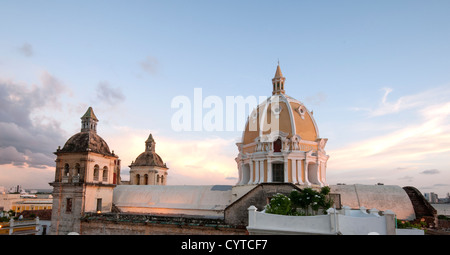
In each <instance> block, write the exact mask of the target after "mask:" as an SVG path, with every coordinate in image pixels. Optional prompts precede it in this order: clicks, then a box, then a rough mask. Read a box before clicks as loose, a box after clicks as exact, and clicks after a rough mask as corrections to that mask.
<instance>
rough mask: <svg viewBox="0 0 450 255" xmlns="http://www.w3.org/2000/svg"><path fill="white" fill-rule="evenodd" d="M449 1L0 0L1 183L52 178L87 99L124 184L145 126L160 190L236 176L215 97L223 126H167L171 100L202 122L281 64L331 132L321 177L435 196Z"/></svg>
mask: <svg viewBox="0 0 450 255" xmlns="http://www.w3.org/2000/svg"><path fill="white" fill-rule="evenodd" d="M448 10H450V3H448V1H432V2H427V3H424V2H423V1H395V2H391V1H377V2H376V3H362V2H360V1H339V2H336V1H322V2H320V3H314V2H309V1H285V2H282V3H279V2H274V1H248V2H244V3H241V2H238V1H231V2H227V3H217V2H214V3H213V2H208V1H193V2H183V1H168V2H166V1H164V2H158V1H154V2H153V1H133V2H131V3H126V2H123V1H96V2H94V3H92V2H84V1H82V2H72V1H64V2H60V1H38V2H34V1H33V2H30V1H2V3H0V31H1V32H2V37H3V38H7V40H1V41H0V92H1V93H0V106H1V107H0V130H1V133H0V186H5V187H9V186H13V185H22V186H24V187H26V188H47V187H48V188H50V186H49V185H48V182H51V181H52V179H53V178H54V167H55V162H54V160H55V158H56V156H55V155H54V154H53V152H55V151H56V149H57V148H58V146H61V147H62V146H64V143H65V141H67V140H68V139H69V138H70V136H72V135H73V134H75V133H77V132H79V131H80V119H79V118H80V117H81V116H82V115H83V114H84V112H85V111H86V110H87V108H88V107H89V106H92V107H93V109H94V111H95V114H96V115H97V117H98V118H99V123H98V132H97V133H98V134H99V135H100V136H101V137H102V138H103V139H104V140H105V141H106V142H107V143H108V145H109V147H110V149H111V150H114V151H115V153H116V154H117V155H119V158H120V159H121V160H122V174H123V178H124V179H126V178H127V177H128V171H129V168H128V165H130V164H131V162H132V161H133V160H134V159H135V158H136V157H137V156H138V155H139V154H140V153H141V152H143V151H144V142H145V140H146V138H147V137H148V135H149V134H150V133H152V134H153V137H154V139H155V141H156V152H157V153H158V154H159V155H160V156H161V157H162V159H163V160H164V162H165V163H167V166H168V167H169V170H168V174H169V175H168V182H167V184H168V185H184V184H186V185H189V184H192V185H201V184H205V185H207V184H228V185H234V184H235V183H236V182H237V174H238V170H237V165H236V162H235V161H234V159H235V157H236V156H237V154H238V149H237V147H236V145H235V143H236V141H237V140H238V139H240V137H241V134H242V132H241V131H242V130H239V129H242V128H243V127H241V126H239V125H233V128H231V129H227V128H226V123H227V121H228V120H227V119H226V118H225V116H226V114H225V113H226V110H225V108H224V109H223V111H222V112H223V113H224V119H223V130H219V131H218V130H211V131H209V130H207V129H205V128H202V129H201V130H200V131H195V130H194V128H193V129H192V130H191V131H179V130H176V129H174V128H173V126H172V118H173V116H174V114H176V112H177V111H178V108H176V107H173V105H172V102H173V100H174V98H176V97H179V96H183V97H186V98H188V99H190V100H191V102H192V103H193V104H194V103H195V92H196V89H201V92H202V95H201V97H200V98H201V99H202V103H201V105H202V106H203V107H200V108H201V110H202V111H201V113H202V118H203V117H205V115H206V114H207V113H208V112H210V111H211V109H213V107H212V105H210V106H209V107H207V106H204V103H205V98H208V97H214V98H216V99H218V100H219V101H221V102H223V103H224V106H225V105H226V98H227V97H233V98H236V97H238V96H242V97H244V98H246V97H254V98H256V99H259V98H260V97H269V96H270V95H271V91H272V84H271V79H272V78H273V76H274V73H275V68H276V66H277V64H278V61H279V63H280V66H281V69H282V71H283V74H284V76H285V77H286V84H285V90H286V94H287V95H290V96H292V97H294V98H296V99H298V100H299V101H301V102H303V103H304V104H305V106H306V107H307V108H308V109H309V110H312V111H313V112H314V118H315V120H316V123H317V125H318V129H319V132H320V137H321V138H328V143H327V146H326V148H325V149H326V152H327V154H328V155H329V156H330V159H329V161H328V166H327V182H328V183H329V184H336V183H346V184H356V183H361V184H376V183H384V184H386V185H400V186H414V187H416V188H418V189H419V190H420V191H421V192H422V193H425V192H435V193H437V194H438V195H439V197H445V195H446V194H447V193H448V192H449V191H450V183H449V181H448V180H450V163H449V162H448V160H447V158H448V156H449V154H450V135H449V134H450V75H449V74H450V72H449V71H450V49H449V47H448V45H450V28H449V27H448V24H449V23H450V17H449V16H448V15H447V13H448ZM197 91H198V90H197ZM247 111H250V110H248V109H247ZM192 113H194V110H193V109H192ZM246 114H247V115H248V114H249V112H246ZM247 115H246V116H245V118H246V117H247ZM232 120H233V121H234V122H235V123H242V121H243V120H242V118H241V117H239V116H238V115H237V114H235V115H233V116H232ZM192 121H193V122H194V114H193V116H192ZM244 123H245V120H244ZM34 183H35V184H36V186H30V185H32V184H34Z"/></svg>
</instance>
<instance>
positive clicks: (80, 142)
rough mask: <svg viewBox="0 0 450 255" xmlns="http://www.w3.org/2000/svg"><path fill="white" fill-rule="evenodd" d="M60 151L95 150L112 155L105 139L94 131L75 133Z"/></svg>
mask: <svg viewBox="0 0 450 255" xmlns="http://www.w3.org/2000/svg"><path fill="white" fill-rule="evenodd" d="M59 152H95V153H99V154H104V155H112V154H111V152H110V150H109V147H108V144H107V143H106V142H105V140H103V138H101V137H100V136H99V135H97V134H96V133H95V132H92V131H90V132H89V131H88V132H80V133H77V134H75V135H73V136H72V137H71V138H69V140H67V142H66V144H64V147H63V148H62V149H61V150H59Z"/></svg>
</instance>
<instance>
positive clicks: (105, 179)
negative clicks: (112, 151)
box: [102, 166, 108, 182]
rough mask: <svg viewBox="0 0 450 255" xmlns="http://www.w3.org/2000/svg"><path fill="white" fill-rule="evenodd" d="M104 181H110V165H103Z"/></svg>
mask: <svg viewBox="0 0 450 255" xmlns="http://www.w3.org/2000/svg"><path fill="white" fill-rule="evenodd" d="M102 177H103V178H102V181H104V182H107V181H108V167H106V166H104V167H103V175H102Z"/></svg>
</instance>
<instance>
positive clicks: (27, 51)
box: [19, 43, 34, 57]
mask: <svg viewBox="0 0 450 255" xmlns="http://www.w3.org/2000/svg"><path fill="white" fill-rule="evenodd" d="M19 52H20V53H22V54H23V55H24V56H25V57H31V56H33V54H34V52H33V46H31V44H29V43H24V44H23V45H22V46H21V47H20V48H19Z"/></svg>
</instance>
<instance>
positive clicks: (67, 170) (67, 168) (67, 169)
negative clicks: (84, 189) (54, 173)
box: [64, 164, 70, 176]
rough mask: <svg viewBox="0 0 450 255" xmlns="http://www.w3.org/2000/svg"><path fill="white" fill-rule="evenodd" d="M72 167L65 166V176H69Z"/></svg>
mask: <svg viewBox="0 0 450 255" xmlns="http://www.w3.org/2000/svg"><path fill="white" fill-rule="evenodd" d="M69 172H70V167H69V164H65V165H64V176H69Z"/></svg>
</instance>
